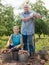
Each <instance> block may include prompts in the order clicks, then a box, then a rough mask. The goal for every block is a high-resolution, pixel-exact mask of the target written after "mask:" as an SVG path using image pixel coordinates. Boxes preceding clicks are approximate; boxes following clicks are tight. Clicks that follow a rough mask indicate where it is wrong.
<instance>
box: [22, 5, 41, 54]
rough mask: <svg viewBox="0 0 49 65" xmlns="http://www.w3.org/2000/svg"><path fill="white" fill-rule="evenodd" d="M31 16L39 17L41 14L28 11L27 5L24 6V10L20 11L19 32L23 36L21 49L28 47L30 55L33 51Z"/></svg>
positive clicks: (32, 20) (32, 23) (32, 21)
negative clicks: (20, 22)
mask: <svg viewBox="0 0 49 65" xmlns="http://www.w3.org/2000/svg"><path fill="white" fill-rule="evenodd" d="M33 17H37V18H40V17H41V16H40V15H39V14H37V13H35V12H31V11H29V6H28V5H25V6H24V12H22V13H21V20H22V26H21V33H22V36H23V49H24V50H27V51H28V49H29V53H30V55H32V52H33V51H34V46H33V40H32V37H33V35H34V19H33Z"/></svg>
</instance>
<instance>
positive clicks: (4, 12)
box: [0, 3, 14, 35]
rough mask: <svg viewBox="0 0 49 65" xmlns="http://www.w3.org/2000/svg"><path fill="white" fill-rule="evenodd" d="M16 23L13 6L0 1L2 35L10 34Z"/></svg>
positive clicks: (0, 28) (0, 29)
mask: <svg viewBox="0 0 49 65" xmlns="http://www.w3.org/2000/svg"><path fill="white" fill-rule="evenodd" d="M13 25H14V13H13V8H12V6H6V7H5V6H4V5H3V4H1V3H0V35H4V34H5V35H10V34H11V33H12V29H13Z"/></svg>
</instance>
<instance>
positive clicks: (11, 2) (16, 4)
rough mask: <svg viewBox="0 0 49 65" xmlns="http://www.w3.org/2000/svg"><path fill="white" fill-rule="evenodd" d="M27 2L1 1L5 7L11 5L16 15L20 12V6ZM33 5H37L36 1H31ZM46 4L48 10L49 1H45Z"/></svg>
mask: <svg viewBox="0 0 49 65" xmlns="http://www.w3.org/2000/svg"><path fill="white" fill-rule="evenodd" d="M25 1H26V0H1V2H2V4H3V5H7V4H8V5H11V6H12V7H14V14H15V15H17V14H18V13H19V12H20V10H18V8H19V7H20V5H21V4H22V3H23V2H25ZM30 1H31V2H32V3H35V2H36V0H30ZM43 1H44V3H45V7H46V8H47V9H49V0H43Z"/></svg>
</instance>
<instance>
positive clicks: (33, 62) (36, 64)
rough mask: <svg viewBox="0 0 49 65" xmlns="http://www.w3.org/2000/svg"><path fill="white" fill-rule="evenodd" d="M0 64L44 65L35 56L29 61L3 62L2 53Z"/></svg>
mask: <svg viewBox="0 0 49 65" xmlns="http://www.w3.org/2000/svg"><path fill="white" fill-rule="evenodd" d="M0 65H43V64H41V63H40V61H39V60H37V59H36V58H35V56H34V58H33V56H32V57H31V58H30V59H29V60H28V62H19V61H11V62H2V58H1V55H0Z"/></svg>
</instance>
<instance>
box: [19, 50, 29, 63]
mask: <svg viewBox="0 0 49 65" xmlns="http://www.w3.org/2000/svg"><path fill="white" fill-rule="evenodd" d="M21 52H22V51H21ZM18 59H19V61H21V62H27V61H28V59H29V55H28V52H25V51H24V50H23V53H20V52H19V53H18Z"/></svg>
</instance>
